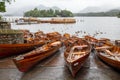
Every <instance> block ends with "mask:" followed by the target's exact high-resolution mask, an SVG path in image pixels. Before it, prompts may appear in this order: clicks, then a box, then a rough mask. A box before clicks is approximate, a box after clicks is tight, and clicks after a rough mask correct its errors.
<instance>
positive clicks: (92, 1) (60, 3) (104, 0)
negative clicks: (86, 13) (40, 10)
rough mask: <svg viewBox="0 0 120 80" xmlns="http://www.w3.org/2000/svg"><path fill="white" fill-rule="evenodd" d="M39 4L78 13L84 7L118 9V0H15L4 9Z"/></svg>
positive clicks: (119, 3)
mask: <svg viewBox="0 0 120 80" xmlns="http://www.w3.org/2000/svg"><path fill="white" fill-rule="evenodd" d="M40 4H42V5H45V6H48V7H51V6H57V7H59V8H61V9H68V10H71V11H72V12H79V11H80V10H82V9H84V8H86V7H94V6H98V7H100V6H107V7H120V0H15V2H12V4H6V7H7V8H8V7H9V8H11V9H14V8H20V7H23V6H29V5H32V6H38V5H40Z"/></svg>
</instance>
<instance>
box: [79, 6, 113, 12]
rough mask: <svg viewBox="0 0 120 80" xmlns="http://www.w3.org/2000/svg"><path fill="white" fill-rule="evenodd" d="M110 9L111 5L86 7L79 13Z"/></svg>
mask: <svg viewBox="0 0 120 80" xmlns="http://www.w3.org/2000/svg"><path fill="white" fill-rule="evenodd" d="M110 9H111V8H110V7H86V8H85V9H83V10H81V11H79V13H90V12H106V11H109V10H110Z"/></svg>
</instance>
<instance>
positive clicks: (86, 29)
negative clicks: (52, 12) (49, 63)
mask: <svg viewBox="0 0 120 80" xmlns="http://www.w3.org/2000/svg"><path fill="white" fill-rule="evenodd" d="M75 18H76V23H75V24H50V23H41V24H31V25H15V24H12V29H28V30H30V31H31V32H36V31H38V30H42V31H44V32H45V33H47V32H52V31H58V32H60V33H61V34H63V33H70V34H73V35H78V36H80V37H82V36H84V35H92V36H95V37H96V38H100V37H106V38H110V39H112V40H114V39H120V28H119V27H120V19H119V18H117V17H75ZM44 19H45V18H44ZM47 19H48V18H47Z"/></svg>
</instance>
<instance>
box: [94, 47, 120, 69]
mask: <svg viewBox="0 0 120 80" xmlns="http://www.w3.org/2000/svg"><path fill="white" fill-rule="evenodd" d="M96 53H97V55H98V57H99V58H100V59H101V60H102V61H104V62H105V63H107V64H108V65H110V66H111V67H113V68H115V69H118V70H120V47H118V46H102V47H97V48H96Z"/></svg>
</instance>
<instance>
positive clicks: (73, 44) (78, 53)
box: [64, 38, 91, 77]
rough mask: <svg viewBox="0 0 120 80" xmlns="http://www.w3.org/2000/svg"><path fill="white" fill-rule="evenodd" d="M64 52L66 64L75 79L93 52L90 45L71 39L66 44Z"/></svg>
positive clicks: (80, 40)
mask: <svg viewBox="0 0 120 80" xmlns="http://www.w3.org/2000/svg"><path fill="white" fill-rule="evenodd" d="M65 46H66V50H65V52H64V59H65V62H66V64H67V66H68V68H69V69H70V71H71V73H72V75H73V77H75V75H76V73H77V72H78V71H79V69H80V68H81V67H82V65H83V64H84V62H85V61H86V59H87V58H88V56H89V54H90V52H91V46H90V44H89V43H88V42H87V41H85V40H83V39H80V38H71V39H69V40H67V41H66V42H65Z"/></svg>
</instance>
